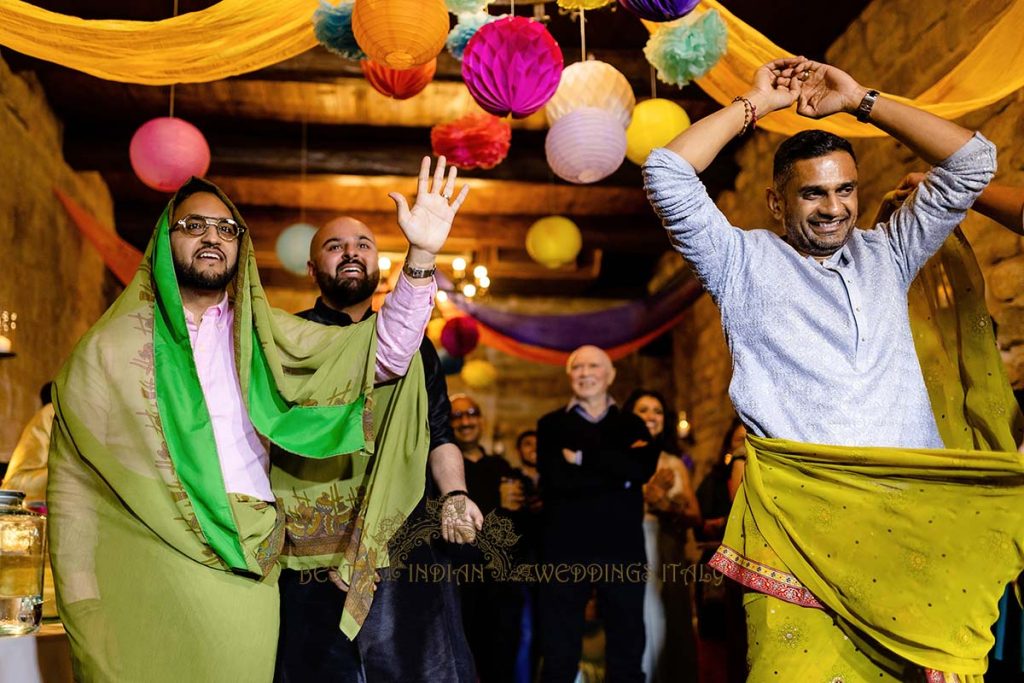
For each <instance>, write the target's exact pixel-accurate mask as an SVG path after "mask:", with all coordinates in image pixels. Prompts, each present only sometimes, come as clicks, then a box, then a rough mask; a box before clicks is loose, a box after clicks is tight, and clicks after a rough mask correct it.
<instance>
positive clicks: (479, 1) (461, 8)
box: [444, 0, 494, 14]
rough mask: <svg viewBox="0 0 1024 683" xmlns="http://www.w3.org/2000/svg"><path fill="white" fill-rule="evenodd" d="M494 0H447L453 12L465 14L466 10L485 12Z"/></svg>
mask: <svg viewBox="0 0 1024 683" xmlns="http://www.w3.org/2000/svg"><path fill="white" fill-rule="evenodd" d="M492 2H494V0H445V3H444V4H445V5H447V7H448V11H449V12H451V13H452V14H465V13H466V12H483V11H484V10H485V9H487V6H488V5H489V4H491V3H492Z"/></svg>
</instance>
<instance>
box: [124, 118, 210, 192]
mask: <svg viewBox="0 0 1024 683" xmlns="http://www.w3.org/2000/svg"><path fill="white" fill-rule="evenodd" d="M128 157H129V159H131V163H132V170H134V171H135V175H137V176H138V177H139V180H141V181H142V182H143V183H145V184H146V186H147V187H151V188H153V189H154V190H159V191H161V192H174V191H175V190H177V189H178V188H179V187H181V186H182V185H184V184H185V182H186V181H187V180H188V179H189V178H191V177H192V176H204V175H206V171H207V169H208V168H210V146H209V145H208V144H206V138H205V137H203V134H202V133H200V132H199V129H198V128H196V127H195V126H193V125H192V124H191V123H189V122H188V121H184V120H182V119H178V118H173V117H169V116H163V117H160V118H156V119H150V120H149V121H146V122H145V123H144V124H142V125H141V126H139V129H138V130H137V131H135V135H133V136H132V141H131V143H130V144H129V145H128Z"/></svg>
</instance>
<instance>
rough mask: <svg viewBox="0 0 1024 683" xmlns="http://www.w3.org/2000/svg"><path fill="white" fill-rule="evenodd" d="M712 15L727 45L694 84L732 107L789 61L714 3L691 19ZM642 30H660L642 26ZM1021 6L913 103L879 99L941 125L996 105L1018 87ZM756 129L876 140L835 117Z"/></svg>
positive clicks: (790, 114)
mask: <svg viewBox="0 0 1024 683" xmlns="http://www.w3.org/2000/svg"><path fill="white" fill-rule="evenodd" d="M710 9H714V10H717V11H718V13H719V14H720V15H721V17H722V19H723V20H724V21H725V25H726V28H727V29H728V33H729V44H728V48H727V49H726V53H725V56H723V57H722V59H721V60H720V61H719V62H718V64H716V65H715V67H714V68H713V69H711V71H709V72H708V73H707V75H705V76H704V77H703V78H699V79H697V81H696V83H697V85H699V86H700V87H701V89H702V90H704V92H706V93H707V94H708V95H710V96H711V97H712V98H713V99H714V100H715V101H717V102H719V103H720V104H722V105H727V104H729V103H730V102H732V99H733V98H734V97H736V96H737V95H742V94H743V93H745V92H746V91H748V90H749V89H750V87H751V82H752V79H753V75H754V71H756V70H757V68H758V67H760V66H761V65H763V64H766V63H767V62H770V61H772V60H773V59H778V58H780V57H792V56H793V53H792V52H787V51H786V50H784V49H782V48H781V47H779V46H778V45H776V44H774V43H773V42H771V41H770V40H768V39H767V38H766V37H764V36H763V35H761V34H760V33H758V32H757V31H756V30H755V29H753V28H751V27H750V26H748V25H747V24H745V23H744V22H743V21H741V20H740V19H738V18H737V17H736V16H735V15H733V14H732V13H731V12H729V10H727V9H726V8H725V7H723V6H722V5H721V4H720V3H718V2H717V1H716V0H702V2H701V3H700V5H699V6H698V7H697V9H695V10H694V12H695V13H701V12H706V11H708V10H710ZM644 24H645V25H646V26H647V28H648V30H651V31H654V30H657V29H658V27H659V26H660V24H655V23H651V22H647V21H645V22H644ZM1022 26H1024V0H1017V2H1015V3H1013V5H1012V6H1011V7H1010V9H1008V10H1007V11H1006V12H1005V13H1004V14H1003V16H1002V17H1000V19H999V20H998V21H997V22H996V23H995V25H994V26H993V27H992V29H991V30H990V31H989V32H988V34H987V35H986V36H985V37H984V38H983V39H982V40H981V41H980V42H979V43H978V44H977V46H976V47H975V48H974V49H973V50H972V51H971V52H970V53H969V54H968V55H967V56H966V57H965V58H964V59H963V61H961V62H960V63H959V64H958V65H957V66H955V67H954V68H953V69H951V70H950V71H949V73H947V74H946V75H945V76H944V77H942V78H941V79H940V80H939V81H937V82H936V83H935V84H934V85H932V86H931V87H930V88H928V89H927V90H925V91H924V92H923V93H921V94H920V95H919V96H918V97H916V98H913V99H910V98H906V97H900V96H896V95H890V94H888V93H885V95H886V97H891V98H892V99H896V100H899V101H900V102H906V103H907V104H912V105H914V106H916V107H919V108H921V109H924V110H925V111H928V112H931V113H933V114H936V115H938V116H942V117H943V118H947V119H955V118H958V117H960V116H963V115H965V114H968V113H970V112H972V111H976V110H978V109H981V108H983V107H986V106H988V105H990V104H992V103H993V102H997V101H999V100H1001V99H1002V98H1004V97H1006V96H1007V95H1009V94H1010V93H1012V92H1014V91H1016V90H1018V89H1020V88H1021V87H1024V40H1021V27H1022ZM757 125H758V126H759V127H760V128H763V129H765V130H770V131H772V132H773V133H782V134H783V135H792V134H794V133H798V132H800V131H802V130H808V129H811V128H819V129H821V130H827V131H829V132H830V133H835V134H836V135H842V136H843V137H847V138H865V137H881V136H883V135H885V133H883V132H882V131H880V130H878V129H877V128H875V127H874V126H869V125H865V124H863V123H860V122H859V121H857V120H856V119H855V118H853V117H852V116H849V115H846V114H840V115H836V116H830V117H828V118H826V119H821V120H817V121H816V120H813V119H808V118H804V117H802V116H799V115H798V114H797V113H796V112H795V111H794V110H787V111H780V112H776V113H774V114H772V115H771V116H768V117H766V118H764V119H763V120H760V121H758V123H757Z"/></svg>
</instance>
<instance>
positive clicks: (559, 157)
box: [544, 107, 626, 184]
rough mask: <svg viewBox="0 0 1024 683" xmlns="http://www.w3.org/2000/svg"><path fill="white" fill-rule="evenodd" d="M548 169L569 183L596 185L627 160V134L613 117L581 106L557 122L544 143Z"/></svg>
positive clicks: (604, 112) (602, 111)
mask: <svg viewBox="0 0 1024 683" xmlns="http://www.w3.org/2000/svg"><path fill="white" fill-rule="evenodd" d="M544 153H545V155H546V156H547V160H548V166H550V167H551V170H552V171H554V172H555V174H556V175H557V176H558V177H559V178H562V179H563V180H567V181H569V182H570V183H578V184H585V183H596V182H597V181H598V180H602V179H603V178H607V177H608V176H610V175H611V174H612V173H614V172H615V171H616V169H618V168H619V166H621V165H622V161H623V159H625V158H626V131H625V130H624V129H623V127H622V124H621V123H620V122H619V119H617V118H616V117H615V116H614V115H613V114H610V113H608V112H607V111H605V110H604V109H597V108H596V107H580V108H579V109H577V110H575V111H572V112H570V113H568V114H566V115H565V116H563V117H562V118H560V119H558V121H556V122H555V125H553V126H551V130H549V131H548V135H547V138H546V139H545V140H544Z"/></svg>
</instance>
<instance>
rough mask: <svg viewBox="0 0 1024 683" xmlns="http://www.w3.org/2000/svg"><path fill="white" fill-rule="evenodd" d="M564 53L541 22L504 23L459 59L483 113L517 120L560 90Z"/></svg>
mask: <svg viewBox="0 0 1024 683" xmlns="http://www.w3.org/2000/svg"><path fill="white" fill-rule="evenodd" d="M561 75H562V50H561V48H559V47H558V43H556V42H555V39H554V38H552V37H551V34H550V33H548V30H547V29H546V28H544V25H543V24H541V23H540V22H537V21H534V20H532V19H527V18H525V17H503V18H501V19H499V20H497V21H494V22H491V23H490V24H486V25H485V26H482V27H481V28H480V30H478V31H477V32H476V35H474V36H473V37H472V38H471V39H470V41H469V44H467V45H466V51H465V53H463V55H462V79H463V80H464V81H465V82H466V87H467V88H469V92H470V94H471V95H472V96H473V99H474V100H476V103H477V104H479V105H480V106H481V107H482V108H483V109H484V111H487V112H490V113H491V114H494V115H495V116H508V115H509V114H511V115H512V116H513V118H517V119H521V118H525V117H527V116H529V115H530V114H532V113H534V112H535V111H537V110H539V109H540V108H541V107H543V106H544V103H545V102H547V101H548V100H549V99H551V96H552V95H554V94H555V90H556V89H557V88H558V79H559V78H560V77H561Z"/></svg>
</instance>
